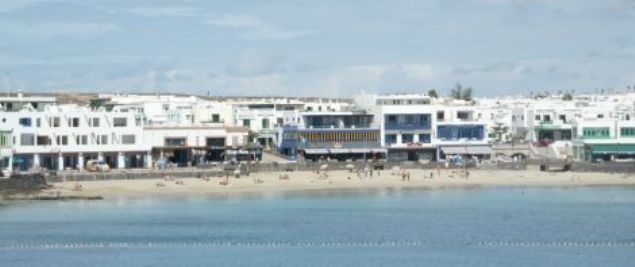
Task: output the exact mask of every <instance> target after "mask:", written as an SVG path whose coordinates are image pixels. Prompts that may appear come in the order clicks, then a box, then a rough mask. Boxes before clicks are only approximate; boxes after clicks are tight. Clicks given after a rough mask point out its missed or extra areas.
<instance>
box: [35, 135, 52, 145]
mask: <svg viewBox="0 0 635 267" xmlns="http://www.w3.org/2000/svg"><path fill="white" fill-rule="evenodd" d="M37 145H38V146H50V145H51V138H49V137H48V136H46V135H38V136H37Z"/></svg>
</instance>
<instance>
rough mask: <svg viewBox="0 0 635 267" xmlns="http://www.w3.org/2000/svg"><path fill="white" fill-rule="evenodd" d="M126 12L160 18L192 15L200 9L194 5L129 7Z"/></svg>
mask: <svg viewBox="0 0 635 267" xmlns="http://www.w3.org/2000/svg"><path fill="white" fill-rule="evenodd" d="M127 11H128V12H130V13H132V14H136V15H141V16H146V17H151V18H161V17H194V16H197V15H198V14H199V11H200V9H198V8H194V7H182V6H168V7H140V8H131V9H128V10H127Z"/></svg>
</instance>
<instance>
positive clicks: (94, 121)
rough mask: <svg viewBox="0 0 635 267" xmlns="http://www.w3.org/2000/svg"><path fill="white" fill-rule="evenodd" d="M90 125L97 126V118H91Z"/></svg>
mask: <svg viewBox="0 0 635 267" xmlns="http://www.w3.org/2000/svg"><path fill="white" fill-rule="evenodd" d="M92 126H93V127H99V118H92Z"/></svg>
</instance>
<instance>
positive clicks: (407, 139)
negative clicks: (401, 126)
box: [401, 134, 414, 144]
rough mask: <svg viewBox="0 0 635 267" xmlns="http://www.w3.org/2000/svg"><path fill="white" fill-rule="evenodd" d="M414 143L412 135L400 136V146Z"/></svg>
mask: <svg viewBox="0 0 635 267" xmlns="http://www.w3.org/2000/svg"><path fill="white" fill-rule="evenodd" d="M412 142H414V135H413V134H402V135H401V143H402V144H408V143H412Z"/></svg>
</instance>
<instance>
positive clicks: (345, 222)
mask: <svg viewBox="0 0 635 267" xmlns="http://www.w3.org/2000/svg"><path fill="white" fill-rule="evenodd" d="M633 262H635V188H632V187H621V188H620V187H585V188H485V189H448V190H386V189H385V190H355V191H351V190H347V191H324V192H303V193H268V194H254V195H250V196H242V197H216V198H181V199H144V200H129V199H121V200H106V201H68V202H37V203H13V204H11V205H6V206H0V266H76V265H81V266H165V265H169V266H201V265H204V266H211V265H221V266H421V265H431V266H466V265H472V266H474V265H478V266H512V265H513V266H515V267H518V266H537V265H540V266H633Z"/></svg>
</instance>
